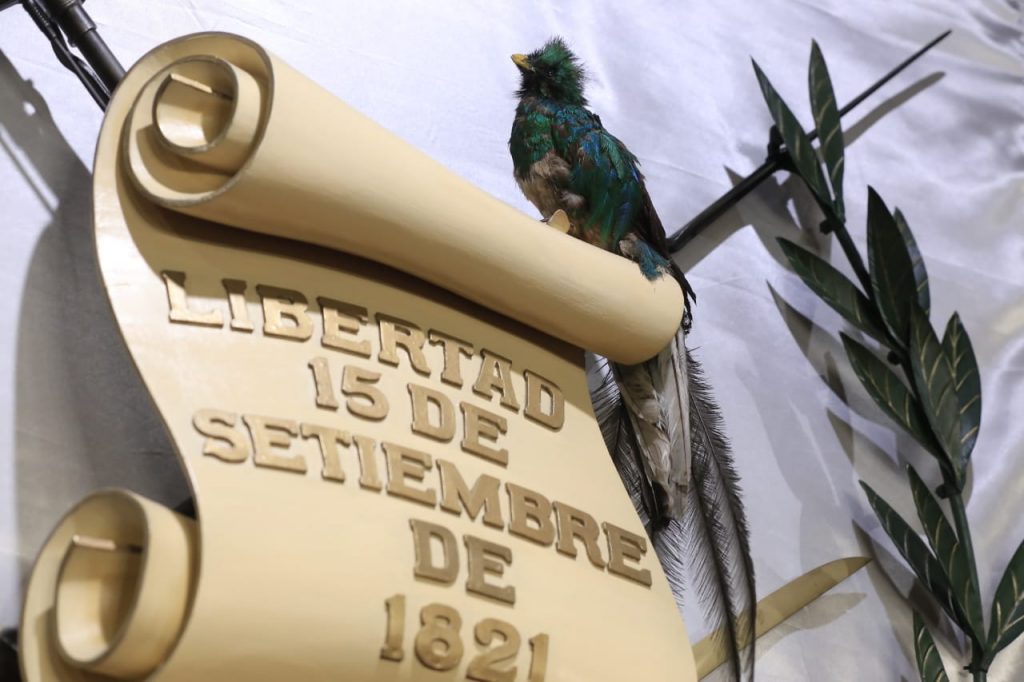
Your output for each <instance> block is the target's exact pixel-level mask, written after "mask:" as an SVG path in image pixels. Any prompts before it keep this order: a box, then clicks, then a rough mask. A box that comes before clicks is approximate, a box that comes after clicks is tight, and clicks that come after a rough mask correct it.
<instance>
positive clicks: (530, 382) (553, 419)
mask: <svg viewBox="0 0 1024 682" xmlns="http://www.w3.org/2000/svg"><path fill="white" fill-rule="evenodd" d="M523 376H525V377H526V409H525V410H523V414H524V415H526V417H527V418H528V419H532V420H533V421H535V422H537V423H538V424H543V425H544V426H546V427H548V428H549V429H553V430H555V431H557V430H558V429H560V428H562V425H563V424H565V396H563V395H562V390H561V389H560V388H558V386H556V385H555V383H554V382H552V381H548V380H547V379H545V378H544V377H542V376H540V375H539V374H534V373H533V372H531V371H530V370H525V371H524V372H523ZM544 396H547V400H545V399H544ZM545 403H546V405H545Z"/></svg>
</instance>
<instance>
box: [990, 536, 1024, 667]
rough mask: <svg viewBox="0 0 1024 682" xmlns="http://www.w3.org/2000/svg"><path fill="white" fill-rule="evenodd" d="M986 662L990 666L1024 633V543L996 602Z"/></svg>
mask: <svg viewBox="0 0 1024 682" xmlns="http://www.w3.org/2000/svg"><path fill="white" fill-rule="evenodd" d="M991 620H992V625H991V626H989V627H990V629H989V632H988V646H987V647H986V658H987V659H988V661H989V662H990V661H991V660H992V659H993V658H994V657H995V655H996V654H997V653H999V651H1001V650H1002V649H1003V648H1005V647H1006V645H1007V644H1009V643H1010V642H1012V641H1013V640H1015V639H1017V637H1019V636H1020V633H1021V632H1024V542H1022V543H1021V544H1020V546H1019V547H1018V548H1017V551H1016V552H1014V553H1013V557H1012V558H1011V559H1010V563H1009V564H1008V565H1007V566H1006V572H1005V573H1003V578H1002V580H1000V581H999V587H997V588H996V594H995V598H994V599H993V600H992V618H991Z"/></svg>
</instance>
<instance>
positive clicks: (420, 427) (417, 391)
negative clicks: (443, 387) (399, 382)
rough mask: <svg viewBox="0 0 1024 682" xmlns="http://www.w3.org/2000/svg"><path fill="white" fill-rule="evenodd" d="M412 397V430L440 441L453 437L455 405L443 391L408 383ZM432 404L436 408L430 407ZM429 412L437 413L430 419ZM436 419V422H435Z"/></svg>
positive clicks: (446, 440) (444, 441)
mask: <svg viewBox="0 0 1024 682" xmlns="http://www.w3.org/2000/svg"><path fill="white" fill-rule="evenodd" d="M408 388H409V397H410V398H411V399H412V430H413V433H418V434H420V435H421V436H427V437H428V438H433V439H434V440H439V441H441V442H442V443H447V442H448V441H450V440H451V439H452V438H454V437H455V406H454V405H452V401H451V400H449V399H448V397H447V396H445V394H444V393H441V391H438V390H436V389H433V388H427V387H426V386H420V385H418V384H409V385H408ZM431 406H433V407H434V408H436V409H431ZM431 412H433V413H434V414H436V415H437V418H436V420H435V419H431V417H430V415H431ZM435 421H436V423H435Z"/></svg>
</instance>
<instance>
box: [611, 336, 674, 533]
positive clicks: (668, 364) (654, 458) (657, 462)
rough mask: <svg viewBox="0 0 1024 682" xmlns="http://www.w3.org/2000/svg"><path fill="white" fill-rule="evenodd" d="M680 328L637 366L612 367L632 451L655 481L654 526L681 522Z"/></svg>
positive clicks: (653, 481) (646, 472) (652, 480)
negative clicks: (657, 350) (670, 339)
mask: <svg viewBox="0 0 1024 682" xmlns="http://www.w3.org/2000/svg"><path fill="white" fill-rule="evenodd" d="M684 349H685V337H684V331H683V329H682V328H680V329H679V331H678V332H677V333H676V336H675V337H674V338H673V339H672V341H671V342H670V343H669V344H668V345H667V346H666V347H665V348H664V350H662V351H661V352H660V353H658V355H656V356H655V357H653V358H651V359H650V360H647V361H646V362H643V363H640V364H638V365H620V364H618V363H615V364H613V365H612V374H613V376H614V377H615V382H616V384H617V385H618V388H619V394H620V395H621V398H622V403H623V405H624V406H625V407H626V413H627V415H628V417H629V422H630V424H631V426H632V427H633V433H634V435H635V438H634V439H633V440H634V443H635V445H636V448H637V450H638V452H637V453H636V454H637V456H638V457H639V459H640V462H641V464H642V466H643V469H644V472H645V474H646V475H647V478H648V479H649V480H650V481H651V482H652V483H654V484H655V492H656V494H657V499H658V502H659V504H658V508H657V510H656V517H657V518H654V519H652V521H655V522H656V523H655V528H660V527H662V526H664V525H665V523H666V522H667V521H668V520H669V519H675V520H677V521H678V520H682V518H683V512H684V510H685V508H686V499H687V491H688V488H689V485H690V428H689V420H690V410H689V396H688V393H689V384H688V381H687V378H686V354H685V352H684Z"/></svg>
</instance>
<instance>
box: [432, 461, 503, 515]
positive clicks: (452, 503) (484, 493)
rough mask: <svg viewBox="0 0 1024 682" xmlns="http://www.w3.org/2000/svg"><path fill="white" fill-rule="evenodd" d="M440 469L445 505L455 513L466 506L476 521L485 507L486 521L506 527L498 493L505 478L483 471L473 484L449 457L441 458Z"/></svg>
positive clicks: (447, 509) (443, 506)
mask: <svg viewBox="0 0 1024 682" xmlns="http://www.w3.org/2000/svg"><path fill="white" fill-rule="evenodd" d="M437 469H438V473H439V474H440V478H441V509H443V510H445V511H446V512H449V513H451V514H455V515H459V514H461V513H462V511H463V510H465V511H466V514H468V515H469V518H471V519H473V520H474V521H476V517H477V514H479V513H480V510H481V509H483V512H484V516H483V522H484V523H485V524H486V525H488V526H491V527H492V528H498V529H501V528H504V527H505V520H504V519H503V518H502V517H501V501H500V499H499V496H498V489H499V488H500V487H501V481H499V480H498V479H496V478H495V477H494V476H488V475H487V474H482V475H480V476H478V477H477V479H476V481H474V482H473V487H472V488H470V487H469V486H467V485H466V481H465V479H463V478H462V474H460V473H459V470H458V469H457V468H455V465H454V464H453V463H451V462H449V461H448V460H444V459H438V460H437Z"/></svg>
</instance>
